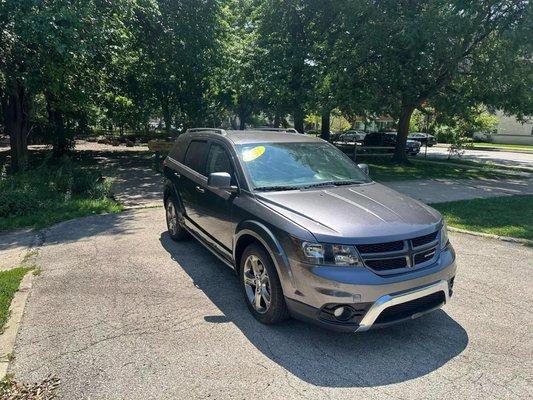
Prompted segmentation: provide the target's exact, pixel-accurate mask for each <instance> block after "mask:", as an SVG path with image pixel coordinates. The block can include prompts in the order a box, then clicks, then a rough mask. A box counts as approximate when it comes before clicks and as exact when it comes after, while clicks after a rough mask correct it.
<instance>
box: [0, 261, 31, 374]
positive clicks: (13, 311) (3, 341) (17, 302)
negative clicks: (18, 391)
mask: <svg viewBox="0 0 533 400" xmlns="http://www.w3.org/2000/svg"><path fill="white" fill-rule="evenodd" d="M33 278H34V275H33V271H28V273H27V274H26V275H24V278H22V281H21V282H20V287H19V290H18V291H17V292H16V293H15V296H14V297H13V300H12V301H11V306H10V307H9V311H10V316H9V319H8V321H7V323H6V329H5V330H4V332H3V333H2V334H1V335H0V380H2V379H4V378H5V376H6V374H7V369H8V367H9V363H10V361H11V357H12V356H13V348H14V346H15V340H16V338H17V333H18V330H19V326H20V322H21V320H22V314H23V313H24V307H25V306H26V300H27V299H28V295H29V294H30V289H31V286H32V283H33Z"/></svg>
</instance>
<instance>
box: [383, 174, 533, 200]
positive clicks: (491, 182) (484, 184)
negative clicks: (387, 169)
mask: <svg viewBox="0 0 533 400" xmlns="http://www.w3.org/2000/svg"><path fill="white" fill-rule="evenodd" d="M385 185H386V186H388V187H390V188H391V189H394V190H396V191H398V192H400V193H403V194H406V195H408V196H410V197H412V198H414V199H417V200H420V201H422V202H424V203H443V202H448V201H457V200H469V199H476V198H487V197H498V196H508V195H518V194H522V195H524V194H533V180H532V179H422V180H411V181H398V182H387V183H386V184H385Z"/></svg>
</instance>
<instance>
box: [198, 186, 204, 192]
mask: <svg viewBox="0 0 533 400" xmlns="http://www.w3.org/2000/svg"><path fill="white" fill-rule="evenodd" d="M196 191H197V192H200V193H205V189H204V188H203V187H200V186H196Z"/></svg>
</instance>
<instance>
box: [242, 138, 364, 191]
mask: <svg viewBox="0 0 533 400" xmlns="http://www.w3.org/2000/svg"><path fill="white" fill-rule="evenodd" d="M237 152H238V153H239V157H240V159H241V161H242V165H243V167H244V168H245V169H246V170H247V172H248V175H249V176H250V179H251V180H252V183H253V186H254V188H258V187H259V188H268V187H273V186H306V185H314V184H323V183H332V184H335V183H338V182H341V183H342V182H347V181H356V182H369V179H368V177H367V176H366V175H365V174H364V173H363V172H362V171H361V170H360V169H359V168H358V167H357V166H356V165H355V164H354V163H353V162H352V161H351V160H350V159H349V158H348V157H347V156H346V155H344V154H343V153H342V152H341V151H340V150H338V149H336V148H335V147H333V146H331V145H329V144H327V143H322V142H313V143H257V144H250V145H240V146H238V147H237Z"/></svg>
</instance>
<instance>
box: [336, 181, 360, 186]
mask: <svg viewBox="0 0 533 400" xmlns="http://www.w3.org/2000/svg"><path fill="white" fill-rule="evenodd" d="M361 183H366V181H337V182H333V184H334V185H335V186H344V185H357V184H361Z"/></svg>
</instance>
